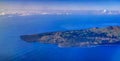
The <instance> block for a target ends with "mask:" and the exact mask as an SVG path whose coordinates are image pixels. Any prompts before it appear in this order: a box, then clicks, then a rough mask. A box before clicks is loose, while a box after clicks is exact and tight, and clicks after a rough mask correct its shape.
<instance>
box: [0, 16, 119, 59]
mask: <svg viewBox="0 0 120 61" xmlns="http://www.w3.org/2000/svg"><path fill="white" fill-rule="evenodd" d="M111 25H120V15H34V16H15V17H6V16H1V17H0V61H120V47H119V46H113V47H104V46H101V47H92V48H82V47H69V48H59V47H57V45H51V44H41V43H38V42H36V43H28V42H25V41H23V40H21V39H20V35H25V34H37V33H44V32H53V31H65V30H76V29H77V30H78V29H84V28H91V27H105V26H111Z"/></svg>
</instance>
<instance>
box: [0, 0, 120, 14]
mask: <svg viewBox="0 0 120 61" xmlns="http://www.w3.org/2000/svg"><path fill="white" fill-rule="evenodd" d="M105 9H107V10H120V0H0V13H1V12H2V13H1V14H2V15H4V13H3V12H8V11H9V12H13V11H17V12H21V11H22V12H23V11H37V10H48V11H49V10H105Z"/></svg>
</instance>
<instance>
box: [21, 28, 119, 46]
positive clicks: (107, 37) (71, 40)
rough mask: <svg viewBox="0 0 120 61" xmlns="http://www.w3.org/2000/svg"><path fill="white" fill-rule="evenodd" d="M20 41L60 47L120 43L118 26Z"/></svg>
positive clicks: (50, 33)
mask: <svg viewBox="0 0 120 61" xmlns="http://www.w3.org/2000/svg"><path fill="white" fill-rule="evenodd" d="M21 39H22V40H24V41H27V42H40V43H49V44H57V45H58V46H60V47H68V46H79V47H82V46H97V45H114V44H115V45H116V44H118V43H119V42H120V26H109V27H104V28H90V29H83V30H70V31H61V32H49V33H41V34H34V35H22V36H21Z"/></svg>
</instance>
